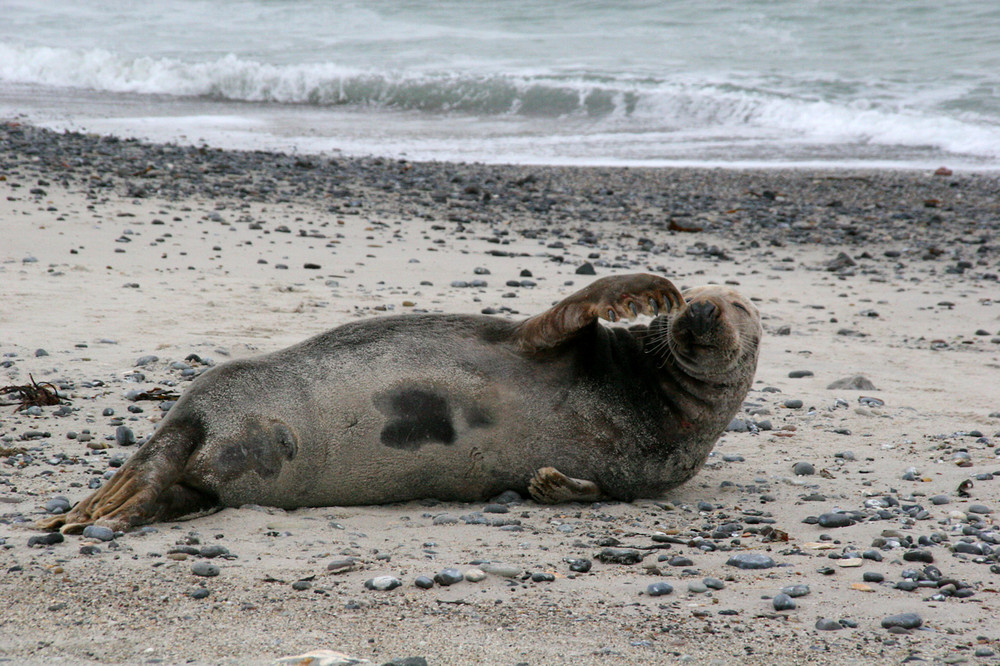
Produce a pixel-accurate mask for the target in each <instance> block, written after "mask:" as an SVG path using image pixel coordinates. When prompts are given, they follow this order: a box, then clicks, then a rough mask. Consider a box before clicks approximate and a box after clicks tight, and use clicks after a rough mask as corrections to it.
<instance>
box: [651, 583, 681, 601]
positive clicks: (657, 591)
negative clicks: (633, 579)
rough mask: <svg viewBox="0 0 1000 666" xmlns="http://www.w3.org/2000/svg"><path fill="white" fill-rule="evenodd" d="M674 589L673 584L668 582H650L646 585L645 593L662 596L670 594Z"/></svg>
mask: <svg viewBox="0 0 1000 666" xmlns="http://www.w3.org/2000/svg"><path fill="white" fill-rule="evenodd" d="M673 591H674V587H673V585H671V584H670V583H663V582H659V583H650V584H649V585H648V586H647V587H646V594H648V595H649V596H651V597H662V596H664V595H667V594H670V593H671V592H673Z"/></svg>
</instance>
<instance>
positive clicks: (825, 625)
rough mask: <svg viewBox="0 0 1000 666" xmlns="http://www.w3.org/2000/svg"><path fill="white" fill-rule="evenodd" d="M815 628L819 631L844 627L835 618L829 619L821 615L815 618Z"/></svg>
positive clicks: (836, 629)
mask: <svg viewBox="0 0 1000 666" xmlns="http://www.w3.org/2000/svg"><path fill="white" fill-rule="evenodd" d="M816 628H817V629H819V630H820V631H838V630H840V629H843V628H844V627H843V625H841V624H840V623H839V622H837V621H836V620H831V619H829V618H825V617H821V618H820V619H818V620H816Z"/></svg>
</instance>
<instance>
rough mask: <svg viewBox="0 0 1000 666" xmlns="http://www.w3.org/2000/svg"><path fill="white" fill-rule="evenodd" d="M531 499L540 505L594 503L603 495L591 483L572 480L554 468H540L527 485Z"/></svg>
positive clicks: (594, 484)
mask: <svg viewBox="0 0 1000 666" xmlns="http://www.w3.org/2000/svg"><path fill="white" fill-rule="evenodd" d="M528 492H529V493H531V497H532V499H534V500H535V501H536V502H538V503H540V504H558V503H560V502H596V501H597V500H599V499H601V498H602V497H604V493H602V492H601V489H600V488H598V487H597V484H596V483H594V482H593V481H585V480H583V479H572V478H570V477H568V476H566V475H565V474H563V473H562V472H560V471H559V470H557V469H556V468H555V467H542V468H541V469H540V470H538V471H537V472H535V476H533V477H531V481H530V482H529V483H528Z"/></svg>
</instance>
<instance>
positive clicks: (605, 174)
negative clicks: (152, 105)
mask: <svg viewBox="0 0 1000 666" xmlns="http://www.w3.org/2000/svg"><path fill="white" fill-rule="evenodd" d="M0 175H2V176H6V178H7V179H8V180H12V181H18V180H20V181H23V182H22V183H20V184H22V185H23V186H25V187H26V188H28V189H27V190H26V191H25V194H28V192H29V191H34V192H36V194H37V192H38V191H44V185H42V184H40V183H39V182H38V181H39V179H40V180H41V181H42V182H47V181H48V180H51V181H55V182H57V183H60V184H63V185H67V186H73V187H78V188H85V189H86V190H87V192H88V195H90V196H92V197H94V198H97V199H103V198H107V197H109V196H110V195H112V194H114V195H115V196H120V197H129V198H145V197H162V198H165V199H169V200H183V199H186V198H190V197H205V198H208V199H241V200H244V201H250V202H270V203H282V202H293V201H294V202H299V201H310V202H312V203H313V204H315V203H316V202H326V205H327V206H328V208H329V210H330V211H332V212H336V213H338V214H345V215H348V214H361V215H365V216H368V217H376V216H379V215H401V216H403V217H404V219H405V218H413V217H420V218H423V219H430V220H435V221H440V222H441V223H442V224H449V223H450V224H456V223H457V224H458V225H460V226H467V225H475V224H476V223H481V224H487V225H494V224H498V223H505V224H510V225H511V230H512V231H514V232H516V233H519V234H521V235H523V236H527V237H530V238H538V239H550V240H551V241H552V242H553V243H560V242H575V241H576V240H580V239H582V240H584V241H586V239H587V237H588V236H589V235H591V234H593V233H595V231H596V230H598V229H600V228H601V226H602V225H609V224H625V225H627V226H626V227H623V229H627V230H628V231H629V232H631V233H633V234H635V238H636V244H637V247H639V248H641V247H642V245H643V243H644V242H646V243H647V244H651V243H652V241H649V240H648V239H646V238H644V237H643V234H644V233H660V232H668V233H685V232H692V233H693V232H697V231H706V232H714V233H719V234H725V235H726V236H727V237H729V238H731V239H739V240H743V241H745V242H747V243H756V244H759V245H760V246H774V247H781V246H784V245H786V244H799V243H815V244H852V245H860V244H870V243H891V244H893V247H895V246H896V245H899V246H905V252H907V253H911V254H915V255H917V256H918V257H920V258H924V259H934V258H937V257H939V256H942V255H946V254H947V255H948V256H947V257H946V258H950V259H955V260H956V261H958V262H959V263H961V261H966V262H967V263H968V264H969V266H966V267H965V268H971V267H972V266H974V265H976V264H977V263H979V265H982V263H981V260H986V259H988V258H995V257H996V256H997V255H998V249H997V248H996V247H995V241H994V240H992V239H995V238H996V237H997V235H998V231H1000V200H998V198H997V195H996V193H997V192H998V191H1000V174H997V173H971V174H958V175H949V176H935V175H933V174H932V172H930V171H891V170H843V171H841V170H804V169H803V170H798V169H758V170H742V169H706V168H628V167H615V168H610V167H555V166H519V165H483V164H452V163H437V162H428V163H421V162H408V161H405V160H397V159H389V158H377V157H365V158H354V157H342V156H336V157H327V156H321V155H287V154H281V153H269V152H262V151H229V150H221V149H215V148H208V147H205V146H180V145H173V144H166V145H161V144H150V143H146V142H143V141H139V140H136V139H119V138H116V137H112V136H100V135H95V134H83V133H79V132H63V133H59V132H54V131H51V130H46V129H42V128H38V127H33V126H30V125H25V124H20V123H18V122H13V121H6V122H0ZM887 249H889V248H888V247H887ZM901 252H902V251H901V250H895V249H889V251H888V252H887V253H886V254H887V257H888V258H890V259H893V258H896V257H897V256H899V254H900V253H901ZM893 253H895V254H893ZM956 255H958V256H956ZM991 263H995V262H991ZM962 270H964V268H963V269H962Z"/></svg>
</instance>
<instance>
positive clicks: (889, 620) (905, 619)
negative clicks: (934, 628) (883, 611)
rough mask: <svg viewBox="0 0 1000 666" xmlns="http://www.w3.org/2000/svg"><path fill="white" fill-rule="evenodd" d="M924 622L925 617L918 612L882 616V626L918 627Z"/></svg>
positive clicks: (886, 627) (887, 627)
mask: <svg viewBox="0 0 1000 666" xmlns="http://www.w3.org/2000/svg"><path fill="white" fill-rule="evenodd" d="M923 623H924V621H923V619H922V618H921V617H920V616H919V615H917V614H916V613H900V614H899V615H890V616H888V617H884V618H882V628H883V629H889V628H891V627H902V628H903V629H917V628H918V627H920V626H921V625H922V624H923Z"/></svg>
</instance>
